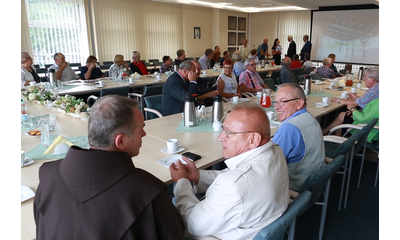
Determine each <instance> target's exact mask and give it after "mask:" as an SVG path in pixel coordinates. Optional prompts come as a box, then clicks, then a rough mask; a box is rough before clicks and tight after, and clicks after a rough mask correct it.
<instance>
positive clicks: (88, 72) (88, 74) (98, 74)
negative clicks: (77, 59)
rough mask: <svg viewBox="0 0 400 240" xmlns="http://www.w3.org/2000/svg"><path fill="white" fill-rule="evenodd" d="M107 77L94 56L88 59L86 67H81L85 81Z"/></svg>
mask: <svg viewBox="0 0 400 240" xmlns="http://www.w3.org/2000/svg"><path fill="white" fill-rule="evenodd" d="M105 76H106V75H105V74H104V73H103V72H102V71H101V69H100V67H99V65H97V58H96V57H95V56H93V55H91V56H89V57H88V58H87V60H86V66H83V67H81V78H82V79H83V80H89V79H96V78H103V77H105Z"/></svg>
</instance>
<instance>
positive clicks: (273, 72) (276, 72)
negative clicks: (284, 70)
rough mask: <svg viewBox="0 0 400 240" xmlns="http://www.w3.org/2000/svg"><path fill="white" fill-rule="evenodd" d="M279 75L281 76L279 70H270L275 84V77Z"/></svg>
mask: <svg viewBox="0 0 400 240" xmlns="http://www.w3.org/2000/svg"><path fill="white" fill-rule="evenodd" d="M280 76H281V72H280V71H272V74H271V78H272V79H273V80H274V83H275V84H278V82H277V78H278V77H280ZM278 85H279V84H278Z"/></svg>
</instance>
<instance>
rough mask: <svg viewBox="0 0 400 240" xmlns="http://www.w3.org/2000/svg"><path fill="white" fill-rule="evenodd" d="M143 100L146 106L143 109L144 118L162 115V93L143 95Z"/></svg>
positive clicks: (160, 116)
mask: <svg viewBox="0 0 400 240" xmlns="http://www.w3.org/2000/svg"><path fill="white" fill-rule="evenodd" d="M144 102H145V103H146V107H145V108H144V109H143V110H144V111H145V115H144V116H145V120H150V119H154V118H157V117H159V118H162V117H163V115H162V113H161V112H162V94H159V95H152V96H147V97H144Z"/></svg>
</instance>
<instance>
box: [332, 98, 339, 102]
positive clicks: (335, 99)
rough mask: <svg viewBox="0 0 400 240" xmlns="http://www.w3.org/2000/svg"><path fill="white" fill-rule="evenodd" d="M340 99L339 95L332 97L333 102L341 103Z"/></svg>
mask: <svg viewBox="0 0 400 240" xmlns="http://www.w3.org/2000/svg"><path fill="white" fill-rule="evenodd" d="M339 99H340V98H338V97H334V98H331V102H334V103H339Z"/></svg>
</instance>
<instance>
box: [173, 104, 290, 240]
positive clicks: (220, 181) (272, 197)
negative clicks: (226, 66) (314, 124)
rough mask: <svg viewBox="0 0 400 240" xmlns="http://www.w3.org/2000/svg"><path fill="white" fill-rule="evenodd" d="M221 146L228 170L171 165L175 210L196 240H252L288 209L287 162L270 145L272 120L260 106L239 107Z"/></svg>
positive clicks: (188, 163) (232, 114)
mask: <svg viewBox="0 0 400 240" xmlns="http://www.w3.org/2000/svg"><path fill="white" fill-rule="evenodd" d="M218 140H219V141H220V142H221V145H222V149H223V154H222V155H223V157H224V158H226V160H225V163H226V165H227V166H228V168H226V169H224V170H221V171H216V170H198V169H197V167H196V165H195V164H194V163H193V162H192V161H190V160H188V159H187V158H185V157H182V158H183V160H184V161H185V162H186V164H182V163H181V162H180V161H177V162H176V163H174V164H171V166H170V171H171V177H172V179H173V180H174V182H176V186H175V189H174V194H175V197H176V207H177V208H178V210H179V211H180V213H181V215H182V217H183V219H184V222H185V226H187V230H188V232H189V233H190V234H192V235H195V236H214V237H217V238H218V239H230V240H235V239H252V238H253V237H254V236H255V235H256V234H257V233H258V232H259V231H260V229H262V228H263V227H265V226H266V225H268V224H270V223H271V222H273V221H274V220H275V219H277V218H278V217H279V216H281V215H282V213H283V212H284V211H285V210H286V208H287V206H288V204H289V193H288V187H289V185H288V181H289V180H288V170H287V165H286V162H285V158H284V156H283V153H282V150H281V149H280V147H279V146H278V145H277V144H274V143H273V142H272V141H270V126H269V120H268V118H267V116H266V114H265V112H264V110H263V109H262V108H261V106H260V105H259V104H246V103H244V104H240V105H236V106H235V107H234V108H233V110H232V112H230V113H229V114H228V115H227V117H226V120H225V121H224V123H223V131H222V132H221V134H220V135H219V137H218ZM191 182H194V188H193V186H192V185H191ZM195 192H196V193H202V192H206V195H205V199H204V200H202V201H199V200H198V199H197V197H196V195H195ZM200 239H201V238H200ZM208 239H209V238H208Z"/></svg>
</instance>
